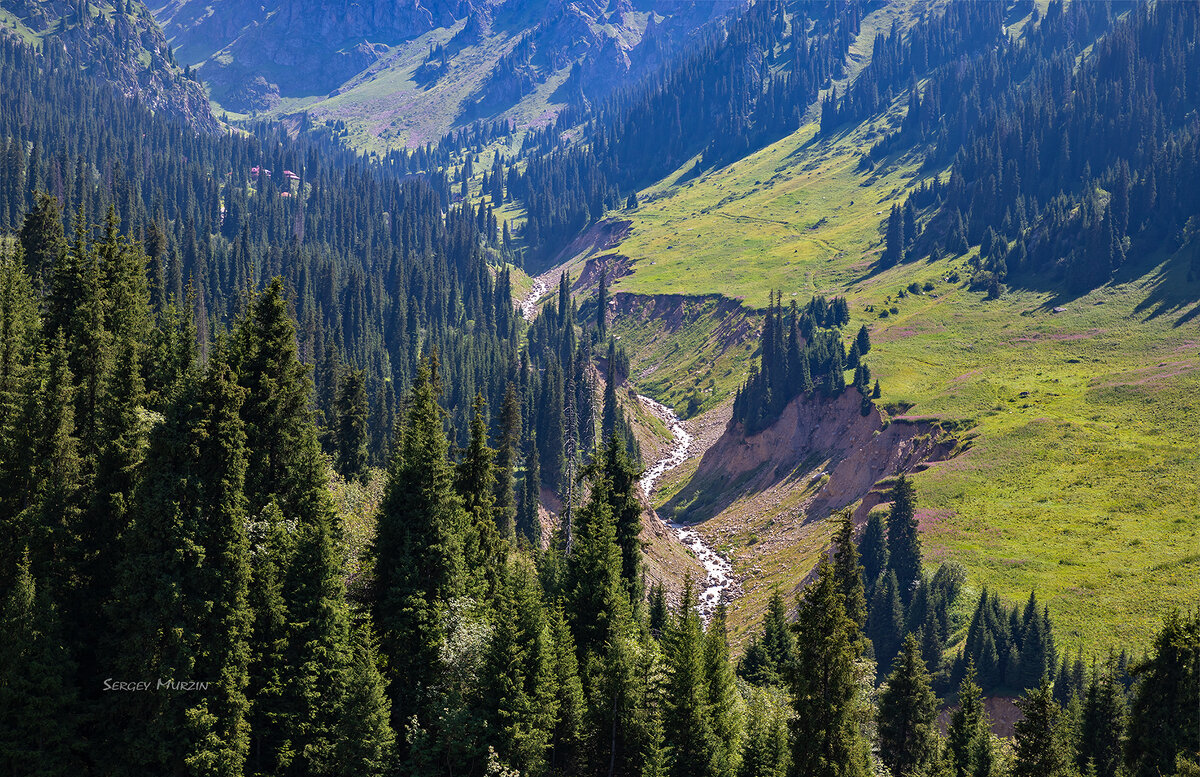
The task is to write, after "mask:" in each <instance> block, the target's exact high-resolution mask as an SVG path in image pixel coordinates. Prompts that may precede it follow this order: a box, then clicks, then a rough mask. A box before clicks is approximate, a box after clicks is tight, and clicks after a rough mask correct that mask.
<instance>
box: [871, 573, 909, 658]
mask: <svg viewBox="0 0 1200 777" xmlns="http://www.w3.org/2000/svg"><path fill="white" fill-rule="evenodd" d="M896 589H897V585H896V573H895V572H892V571H891V570H888V571H887V572H885V573H884V574H882V575H880V576H879V581H878V582H876V583H875V595H874V596H872V597H871V609H870V613H869V614H868V615H867V637H868V638H869V639H870V640H871V645H872V646H873V647H874V649H875V660H876V661H877V662H878V663H879V672H880V674H881V675H882V673H883V672H885V671H886V667H888V666H891V663H892V659H893V658H895V656H896V654H897V653H898V652H899V650H900V644H901V641H902V640H903V638H904V607H903V605H902V604H901V603H900V593H899V591H897V590H896Z"/></svg>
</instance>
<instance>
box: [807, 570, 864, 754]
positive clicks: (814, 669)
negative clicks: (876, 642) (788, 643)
mask: <svg viewBox="0 0 1200 777" xmlns="http://www.w3.org/2000/svg"><path fill="white" fill-rule="evenodd" d="M795 632H796V646H797V655H796V661H795V663H794V664H793V665H792V669H791V672H790V677H789V685H790V687H791V691H792V699H793V705H794V706H793V710H794V712H795V717H794V718H793V719H792V721H791V754H792V759H791V760H792V764H791V771H790V774H792V775H796V777H800V775H804V777H825V776H826V775H828V776H829V777H834V776H835V775H836V776H837V777H866V775H868V774H870V765H869V762H868V755H867V753H868V747H867V742H866V740H865V738H864V737H863V734H862V731H861V729H860V727H859V718H860V713H861V710H860V704H861V702H860V701H859V687H858V675H857V671H856V669H855V662H856V661H857V660H858V659H859V657H860V650H861V648H860V645H861V637H860V635H859V633H858V627H857V626H856V625H855V624H854V621H852V620H851V619H850V618H849V617H847V615H846V610H845V606H844V605H843V603H842V594H841V591H840V590H838V585H837V580H836V578H835V576H834V574H833V568H832V566H831V565H830V564H829V561H828V559H824V558H823V559H822V560H821V562H820V565H819V566H818V567H817V578H816V581H815V582H813V583H812V584H810V585H809V587H808V589H807V590H806V592H805V596H804V597H803V599H801V600H800V601H799V603H798V614H797V619H796V625H795Z"/></svg>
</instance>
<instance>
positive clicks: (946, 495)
mask: <svg viewBox="0 0 1200 777" xmlns="http://www.w3.org/2000/svg"><path fill="white" fill-rule="evenodd" d="M893 118H894V117H893ZM881 129H882V127H881ZM814 131H815V130H814V128H813V127H806V128H804V129H802V130H801V131H799V132H798V133H796V134H795V135H793V136H792V137H790V138H787V139H785V140H783V141H781V142H779V143H777V144H775V145H773V146H771V147H769V148H767V149H764V150H762V151H760V152H758V153H756V154H754V155H752V156H750V157H748V158H747V159H745V160H742V161H740V162H738V163H736V164H734V165H732V166H730V167H728V168H724V169H721V170H718V171H713V172H711V173H709V174H708V175H705V176H702V177H701V178H700V179H697V180H693V181H691V182H686V183H684V184H682V185H678V186H673V185H671V184H672V183H673V178H674V177H672V178H668V179H667V180H666V181H665V182H664V183H663V184H660V185H658V186H655V187H652V188H650V189H648V190H647V191H646V192H645V193H644V197H643V204H642V207H641V208H640V209H639V210H638V211H637V212H636V213H635V214H634V216H633V219H634V232H633V234H632V236H631V237H630V238H629V239H628V240H627V241H626V242H625V243H624V244H623V245H622V246H621V247H620V248H619V249H618V250H619V251H620V252H622V253H625V254H628V255H629V256H630V257H632V258H633V259H634V262H635V265H634V267H635V270H634V273H633V274H632V275H630V276H628V277H626V278H623V279H621V280H620V282H619V283H618V284H616V288H617V289H619V290H623V291H629V292H635V293H641V294H660V293H692V294H702V293H712V292H716V293H721V294H725V295H728V296H731V297H735V298H739V299H743V300H744V301H745V302H746V304H748V305H751V306H755V307H760V306H763V305H765V303H766V300H767V294H768V291H769V290H771V289H783V290H784V297H785V299H788V298H791V297H793V296H794V297H795V298H796V299H797V300H798V301H800V302H803V301H805V300H806V299H807V298H808V297H809V296H810V295H811V294H814V293H823V294H843V295H846V296H847V297H848V298H849V300H850V303H851V310H852V314H853V316H854V321H853V323H852V327H854V328H857V326H858V325H859V324H860V323H866V324H867V325H868V326H869V327H870V329H871V334H872V340H873V343H874V344H875V347H874V348H873V350H872V352H871V354H870V357H869V360H868V361H869V363H870V365H871V367H872V370H873V371H874V373H875V374H876V375H877V376H878V377H879V378H880V379H881V382H882V385H883V390H884V393H883V401H884V402H885V403H890V404H892V405H893V406H899V407H905V406H909V405H911V409H909V410H908V411H907V412H908V413H909V414H912V415H916V414H922V415H939V416H945V417H952V418H959V419H964V418H965V419H972V420H974V421H976V422H977V424H978V427H977V431H978V433H979V437H978V439H977V441H976V443H975V446H974V448H973V449H972V450H970V451H969V452H968V453H966V454H965V455H963V456H961V457H960V458H958V459H956V460H955V461H953V462H951V463H948V464H944V465H939V466H935V467H933V468H932V469H930V470H928V471H927V472H925V473H923V474H921V475H919V476H918V479H917V483H918V489H919V494H920V497H921V508H922V510H921V517H922V524H923V528H924V530H925V535H924V536H925V543H926V554H927V556H928V557H929V558H930V560H933V561H939V560H942V559H947V558H955V559H958V560H961V561H963V562H964V563H966V564H967V566H968V568H969V569H970V572H971V576H972V579H971V583H972V585H973V586H975V585H987V586H989V587H991V588H995V589H997V590H999V591H1000V592H1001V593H1002V594H1003V595H1005V596H1007V597H1011V598H1013V599H1019V598H1022V597H1023V596H1024V595H1027V592H1028V590H1029V589H1030V588H1036V589H1037V590H1038V591H1039V595H1041V596H1042V597H1044V598H1045V599H1046V600H1047V601H1048V603H1049V605H1050V607H1051V609H1052V610H1053V612H1054V614H1055V618H1056V620H1057V622H1058V623H1059V628H1060V637H1061V638H1064V639H1065V640H1066V641H1067V642H1075V641H1076V640H1078V639H1080V638H1085V639H1086V640H1087V642H1088V643H1089V644H1093V645H1101V646H1102V645H1105V644H1116V643H1120V642H1140V641H1142V640H1144V639H1145V638H1146V637H1147V636H1148V635H1149V634H1150V632H1151V630H1152V629H1153V628H1154V626H1155V624H1156V623H1157V621H1158V620H1159V619H1160V617H1161V615H1162V613H1163V612H1164V611H1165V610H1166V608H1167V607H1169V606H1175V605H1179V606H1187V605H1189V604H1191V603H1194V602H1195V601H1196V597H1197V595H1198V594H1200V553H1197V551H1198V550H1200V539H1198V537H1197V533H1198V531H1200V512H1198V509H1197V502H1196V483H1197V482H1198V481H1200V458H1198V457H1197V456H1196V454H1195V450H1194V428H1195V421H1194V417H1195V412H1196V410H1197V400H1196V396H1197V390H1198V389H1200V329H1198V327H1197V324H1196V322H1195V321H1192V322H1190V323H1182V324H1179V321H1180V319H1181V318H1182V315H1181V314H1182V313H1184V312H1185V311H1186V309H1187V308H1186V307H1185V306H1183V305H1182V304H1181V303H1180V302H1179V301H1175V300H1172V299H1171V297H1170V290H1175V291H1177V292H1180V293H1182V294H1184V295H1188V294H1190V295H1191V297H1192V298H1193V299H1194V298H1195V297H1196V296H1197V295H1198V294H1197V292H1200V289H1197V288H1196V287H1195V285H1193V286H1192V287H1191V288H1190V289H1189V288H1186V287H1185V286H1184V284H1183V279H1182V278H1177V277H1171V278H1168V277H1163V276H1162V275H1161V274H1160V272H1161V271H1160V270H1159V269H1157V268H1156V267H1155V265H1156V261H1155V260H1154V259H1153V258H1144V259H1143V261H1142V265H1141V267H1140V268H1139V269H1138V270H1137V271H1135V272H1131V273H1130V274H1129V275H1130V276H1131V277H1128V278H1124V279H1119V280H1118V282H1115V283H1114V284H1111V285H1109V286H1106V287H1104V288H1102V289H1099V290H1097V291H1095V292H1093V293H1091V294H1089V295H1086V296H1084V297H1080V298H1078V299H1069V298H1058V297H1056V296H1055V294H1054V293H1053V292H1035V291H1021V290H1018V291H1013V292H1010V293H1008V294H1007V295H1005V297H1004V298H1002V299H1001V300H998V301H985V300H984V299H983V298H982V295H981V294H979V293H976V292H971V291H968V290H966V289H964V288H962V287H961V286H959V285H957V284H952V283H949V282H946V281H945V280H943V278H945V277H946V276H947V275H949V273H951V272H952V271H955V270H957V271H959V273H960V274H962V275H963V276H964V277H965V272H963V270H964V268H965V261H964V260H963V258H954V259H946V260H942V261H940V262H937V263H933V264H930V263H926V262H918V263H914V264H910V265H904V266H901V267H897V268H893V269H891V270H888V271H886V272H883V273H879V274H875V273H873V268H872V266H871V263H872V261H873V260H874V258H875V255H876V254H877V253H878V251H879V249H880V245H879V242H880V236H881V227H882V222H883V219H884V217H885V214H886V212H887V210H888V209H889V208H890V206H891V204H892V203H893V202H897V201H899V200H900V199H901V198H902V197H903V196H904V193H905V191H906V188H907V187H908V186H911V185H912V184H914V183H915V182H916V179H915V178H914V177H913V176H914V173H913V166H912V162H913V161H914V160H898V163H897V164H896V165H895V166H893V167H891V168H888V169H887V170H886V171H884V174H882V175H868V174H865V173H862V172H858V171H856V169H855V168H856V165H857V161H858V152H857V149H860V148H866V147H868V146H869V144H870V143H871V142H872V133H873V130H872V128H871V127H870V126H868V127H863V128H859V129H857V130H855V131H854V132H853V133H850V134H847V135H845V136H842V137H838V138H835V139H834V141H833V142H826V141H821V142H813V140H812V138H813V135H814ZM684 169H686V166H685V168H684ZM1133 276H1137V277H1133ZM927 281H928V282H932V283H933V284H934V289H933V291H932V292H928V293H925V292H923V293H921V294H920V295H912V294H906V295H905V296H904V297H903V298H900V297H899V292H900V291H901V290H902V289H904V288H905V287H907V286H908V285H909V284H910V283H912V282H919V283H921V284H924V283H925V282H927ZM1181 289H1182V291H1180V290H1181ZM868 306H873V307H874V311H876V312H868V311H867V310H866V309H867V307H868ZM893 306H894V307H895V308H896V309H897V311H898V312H897V313H896V314H894V315H890V316H889V317H887V318H880V317H879V314H878V312H877V311H879V310H882V309H885V308H890V307H893ZM1160 306H1161V314H1159V315H1154V314H1153V312H1154V311H1156V310H1159V307H1160ZM1056 307H1062V308H1064V310H1063V311H1062V312H1058V313H1055V312H1054V308H1056ZM660 347H664V346H660ZM636 366H637V365H635V367H636ZM694 366H695V365H694V364H689V365H688V366H687V368H686V369H682V370H677V372H679V375H678V377H681V378H682V377H683V376H684V373H685V372H686V373H687V375H688V377H689V379H691V380H694V379H695V377H696V376H695V374H694ZM720 373H721V371H720V370H716V371H714V373H713V374H714V375H716V376H717V377H718V380H717V383H718V386H719V387H720V388H721V389H723V390H726V391H727V390H729V389H730V388H731V385H730V384H731V383H732V384H733V385H736V380H733V381H731V380H730V379H729V376H725V377H724V379H723V380H722V379H720V378H721V377H722V376H721V374H720ZM656 377H662V376H656ZM706 377H707V376H706ZM655 383H658V384H659V385H654V384H653V383H648V384H647V388H648V389H651V390H652V391H655V392H656V393H660V394H663V395H665V396H667V398H668V399H671V400H674V401H678V397H675V396H672V392H671V391H670V390H668V389H667V388H666V387H665V385H663V384H662V382H661V381H655ZM731 541H732V542H735V543H736V542H737V540H736V539H734V540H731ZM811 550H812V549H797V555H796V556H795V557H794V558H793V559H792V560H793V562H794V564H792V565H789V564H787V563H782V564H780V565H779V568H778V569H776V570H764V572H765V574H766V576H768V577H769V576H771V575H778V577H777V579H780V580H781V581H786V580H788V579H789V576H790V577H791V578H793V579H794V577H796V576H798V575H800V574H802V573H803V571H804V568H803V567H804V565H805V564H807V563H811V559H812V553H811ZM764 596H765V594H764Z"/></svg>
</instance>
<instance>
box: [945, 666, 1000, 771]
mask: <svg viewBox="0 0 1200 777" xmlns="http://www.w3.org/2000/svg"><path fill="white" fill-rule="evenodd" d="M990 729H991V724H990V721H989V720H988V714H987V710H986V709H984V707H983V691H982V690H981V689H980V687H979V685H977V684H976V682H975V664H974V663H971V662H968V663H967V671H966V675H965V676H964V677H963V681H962V683H961V684H959V686H958V708H957V709H956V710H954V713H953V714H952V715H951V716H950V727H949V730H948V731H947V732H946V749H947V751H948V755H949V757H950V768H951V770H952V774H953V776H954V777H990V775H991V774H992V769H993V766H994V764H995V753H994V752H993V750H992V739H991V731H990Z"/></svg>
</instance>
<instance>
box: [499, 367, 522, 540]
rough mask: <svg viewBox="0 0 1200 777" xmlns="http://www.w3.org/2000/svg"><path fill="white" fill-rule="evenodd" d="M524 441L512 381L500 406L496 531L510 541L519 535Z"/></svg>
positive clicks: (518, 405) (514, 387) (519, 406)
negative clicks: (518, 486) (518, 489)
mask: <svg viewBox="0 0 1200 777" xmlns="http://www.w3.org/2000/svg"><path fill="white" fill-rule="evenodd" d="M520 444H521V401H520V399H518V397H517V387H516V386H515V385H513V384H512V383H509V384H508V387H507V388H506V389H505V391H504V404H503V405H502V406H501V407H500V434H499V441H498V447H497V450H496V506H495V514H496V530H497V531H498V532H499V533H500V536H501V537H503V538H504V539H506V540H509V541H514V542H515V541H516V538H517V524H516V521H517V498H516V482H515V473H516V469H517V461H518V457H519V455H520V454H519V451H518V446H519V445H520Z"/></svg>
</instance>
